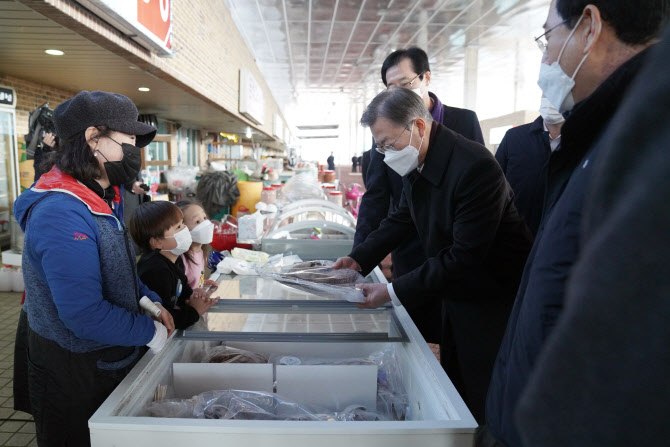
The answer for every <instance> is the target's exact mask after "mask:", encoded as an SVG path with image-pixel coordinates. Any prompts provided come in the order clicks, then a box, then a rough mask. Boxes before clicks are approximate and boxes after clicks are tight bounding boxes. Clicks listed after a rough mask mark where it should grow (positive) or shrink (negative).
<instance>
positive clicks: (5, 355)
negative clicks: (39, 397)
mask: <svg viewBox="0 0 670 447" xmlns="http://www.w3.org/2000/svg"><path fill="white" fill-rule="evenodd" d="M20 310H21V294H20V293H4V292H0V446H36V445H37V441H36V440H35V423H34V422H33V420H32V417H31V416H30V415H29V414H27V413H23V412H21V411H14V398H13V392H12V386H13V378H14V370H13V368H14V336H15V334H16V325H17V323H18V320H19V312H20Z"/></svg>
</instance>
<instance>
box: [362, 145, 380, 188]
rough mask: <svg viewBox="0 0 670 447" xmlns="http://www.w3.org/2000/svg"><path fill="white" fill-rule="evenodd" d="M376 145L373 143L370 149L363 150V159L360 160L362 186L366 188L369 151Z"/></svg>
mask: <svg viewBox="0 0 670 447" xmlns="http://www.w3.org/2000/svg"><path fill="white" fill-rule="evenodd" d="M376 147H377V145H376V144H373V145H372V149H369V150H367V151H365V152H363V160H362V161H361V174H362V175H363V186H365V187H366V188H367V187H368V184H367V178H368V167H370V152H371V151H374V150H375V148H376ZM375 152H376V151H375Z"/></svg>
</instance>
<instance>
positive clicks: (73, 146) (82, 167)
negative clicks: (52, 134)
mask: <svg viewBox="0 0 670 447" xmlns="http://www.w3.org/2000/svg"><path fill="white" fill-rule="evenodd" d="M96 129H97V130H98V133H97V134H96V135H95V138H102V137H106V136H108V135H109V134H110V133H111V130H110V129H108V128H107V127H106V126H97V127H96ZM54 165H55V166H56V167H57V168H58V169H60V171H61V172H63V173H65V174H68V175H71V176H72V177H74V178H75V179H76V180H79V181H80V182H83V183H87V182H92V181H94V180H98V179H99V178H100V177H102V170H101V169H100V165H99V164H98V159H97V158H96V157H95V156H94V154H93V151H91V147H90V146H89V144H88V141H86V131H85V130H82V131H80V132H77V133H76V134H74V135H72V136H71V137H70V138H69V139H67V140H65V139H63V138H61V139H60V141H59V143H58V147H57V148H56V150H54V151H52V152H50V153H49V155H48V156H47V157H45V159H44V161H43V162H42V164H41V165H40V170H41V172H49V171H50V170H51V168H52V167H53V166H54Z"/></svg>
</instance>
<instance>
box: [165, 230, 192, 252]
mask: <svg viewBox="0 0 670 447" xmlns="http://www.w3.org/2000/svg"><path fill="white" fill-rule="evenodd" d="M169 237H173V238H175V239H176V240H177V246H176V247H175V248H173V249H171V250H161V251H169V252H170V253H172V254H173V255H177V256H179V255H182V254H184V253H186V252H187V251H188V249H189V248H191V243H192V242H193V241H192V240H191V232H190V231H188V227H184V228H183V229H182V230H180V231H178V232H176V233H175V234H174V236H165V239H167V238H169Z"/></svg>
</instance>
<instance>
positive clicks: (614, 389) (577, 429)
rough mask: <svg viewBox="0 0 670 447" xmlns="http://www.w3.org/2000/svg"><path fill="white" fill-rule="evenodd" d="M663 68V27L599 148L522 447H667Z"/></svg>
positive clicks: (522, 405)
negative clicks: (580, 244)
mask: <svg viewBox="0 0 670 447" xmlns="http://www.w3.org/2000/svg"><path fill="white" fill-rule="evenodd" d="M668 60H670V28H667V30H666V32H665V34H664V36H663V39H662V40H661V43H660V44H659V45H658V47H657V48H656V49H654V50H653V52H652V53H651V54H649V61H648V63H647V64H646V65H645V68H644V69H643V72H642V73H640V76H639V78H638V79H637V81H636V82H635V86H634V87H632V88H631V92H630V94H629V95H628V96H627V99H626V100H625V101H624V103H623V104H622V106H621V107H620V109H619V111H618V112H617V114H616V116H615V117H614V119H613V120H612V122H611V124H610V126H609V127H608V130H607V133H606V134H605V136H604V137H603V139H602V141H601V142H600V145H601V146H602V148H601V151H602V152H601V156H600V157H599V159H598V162H597V163H596V166H595V168H594V172H593V181H592V184H591V187H590V191H589V194H588V199H587V201H586V206H585V208H584V225H583V226H582V232H581V235H580V236H581V237H580V238H581V240H582V241H584V242H583V248H582V250H581V253H580V256H579V259H578V260H577V262H576V264H575V268H574V269H573V272H574V273H572V274H571V275H570V280H569V283H568V288H567V295H566V298H565V310H564V311H563V315H562V316H561V319H560V320H559V322H558V324H557V325H556V328H555V329H554V332H553V334H552V337H551V338H550V339H549V340H548V341H547V346H546V347H545V349H544V350H543V352H542V354H541V355H540V357H539V358H538V360H537V366H536V368H535V370H534V372H533V374H532V375H531V378H530V380H529V383H528V387H527V388H526V391H525V392H524V393H523V394H522V397H521V399H520V401H519V407H518V410H517V423H518V426H519V430H520V432H521V437H522V439H523V440H524V444H525V445H527V446H536V445H541V446H545V447H558V446H574V447H582V446H589V447H591V446H607V447H627V446H633V445H639V446H661V445H668V440H669V439H670V424H668V417H667V416H668V402H670V387H669V386H668V377H670V350H668V346H670V330H668V315H670V300H669V299H668V291H670V262H669V261H670V255H669V253H668V247H670V232H669V231H668V229H669V228H670V207H668V201H670V157H668V141H670V86H669V84H668V79H670V65H668ZM566 365H569V367H568V368H566Z"/></svg>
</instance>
